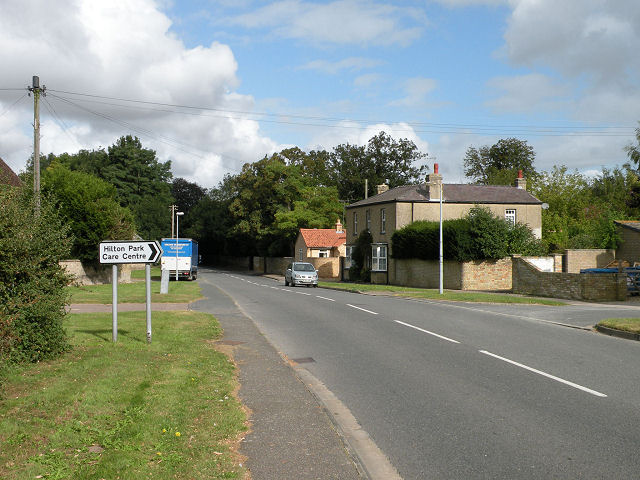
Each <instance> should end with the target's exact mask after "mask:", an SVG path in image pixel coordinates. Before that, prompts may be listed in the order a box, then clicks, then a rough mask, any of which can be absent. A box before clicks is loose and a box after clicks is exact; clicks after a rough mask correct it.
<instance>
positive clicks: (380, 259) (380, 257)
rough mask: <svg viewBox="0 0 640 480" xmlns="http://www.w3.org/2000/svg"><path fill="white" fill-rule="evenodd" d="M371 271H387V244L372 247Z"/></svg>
mask: <svg viewBox="0 0 640 480" xmlns="http://www.w3.org/2000/svg"><path fill="white" fill-rule="evenodd" d="M371 271H372V272H386V271H387V244H386V243H384V244H374V245H371Z"/></svg>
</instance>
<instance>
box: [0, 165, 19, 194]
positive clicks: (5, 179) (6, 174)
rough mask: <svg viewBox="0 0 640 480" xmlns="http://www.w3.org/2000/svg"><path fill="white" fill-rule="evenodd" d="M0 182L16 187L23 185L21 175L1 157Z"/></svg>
mask: <svg viewBox="0 0 640 480" xmlns="http://www.w3.org/2000/svg"><path fill="white" fill-rule="evenodd" d="M0 183H3V184H5V185H12V186H14V187H19V186H20V185H22V180H20V177H18V175H16V173H15V172H14V171H13V170H11V167H9V165H7V164H6V163H4V160H2V158H0Z"/></svg>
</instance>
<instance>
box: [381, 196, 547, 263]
mask: <svg viewBox="0 0 640 480" xmlns="http://www.w3.org/2000/svg"><path fill="white" fill-rule="evenodd" d="M442 238H443V250H444V251H443V257H444V259H445V260H455V261H459V262H466V261H471V260H488V259H499V258H504V257H507V256H509V255H512V254H520V255H542V254H544V248H543V246H542V243H541V242H540V241H539V240H537V239H536V238H535V237H534V236H533V233H532V232H531V230H530V229H529V227H528V226H527V225H524V224H516V225H515V226H512V225H511V224H510V223H508V222H506V221H505V220H503V219H500V218H497V217H494V216H492V215H491V213H490V212H489V211H488V210H487V209H484V208H480V207H474V208H472V209H471V211H470V212H469V214H468V215H467V216H466V217H465V218H460V219H456V220H445V221H444V222H442ZM391 243H392V245H393V249H392V256H393V258H398V259H401V258H405V259H409V258H417V259H421V260H438V259H439V257H440V245H439V244H440V224H439V222H427V221H419V222H414V223H412V224H410V225H407V226H406V227H404V228H402V229H400V230H397V231H396V232H394V234H393V236H392V237H391Z"/></svg>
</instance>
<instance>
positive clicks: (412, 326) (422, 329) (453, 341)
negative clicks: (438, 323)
mask: <svg viewBox="0 0 640 480" xmlns="http://www.w3.org/2000/svg"><path fill="white" fill-rule="evenodd" d="M394 322H396V323H399V324H400V325H404V326H405V327H409V328H413V329H414V330H418V331H420V332H423V333H428V334H429V335H433V336H434V337H438V338H441V339H442V340H446V341H447V342H451V343H460V342H459V341H457V340H454V339H452V338H449V337H445V336H443V335H438V334H437V333H433V332H430V331H429V330H425V329H424V328H420V327H416V326H415V325H411V324H410V323H404V322H401V321H400V320H394Z"/></svg>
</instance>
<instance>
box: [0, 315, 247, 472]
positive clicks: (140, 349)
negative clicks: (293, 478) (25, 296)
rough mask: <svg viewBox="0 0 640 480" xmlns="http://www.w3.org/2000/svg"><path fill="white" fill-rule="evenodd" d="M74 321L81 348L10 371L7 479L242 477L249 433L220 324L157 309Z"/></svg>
mask: <svg viewBox="0 0 640 480" xmlns="http://www.w3.org/2000/svg"><path fill="white" fill-rule="evenodd" d="M110 324H111V317H110V315H109V314H73V315H68V317H67V320H66V325H65V326H66V328H67V330H68V332H69V336H70V340H71V342H72V344H73V346H74V348H73V350H72V351H71V352H70V353H68V354H66V355H64V356H62V357H61V358H59V359H57V360H55V361H51V362H46V363H45V362H43V363H39V364H35V365H32V364H30V365H19V366H13V367H12V368H11V369H7V368H5V369H4V370H3V372H0V375H1V376H0V384H2V389H1V390H0V478H2V479H7V480H14V479H25V478H46V479H63V478H64V479H67V478H74V479H80V480H82V479H102V478H104V479H131V480H138V479H143V478H145V479H148V478H194V479H200V478H202V479H204V478H207V479H209V478H243V476H244V475H245V473H244V472H245V471H244V469H243V467H242V466H241V465H240V463H241V461H242V460H241V459H240V458H239V457H238V456H237V454H236V453H234V445H235V444H236V443H237V442H238V437H239V435H240V434H241V433H242V432H243V431H244V430H245V429H246V427H245V420H246V417H245V414H244V412H243V410H242V408H241V405H240V404H239V403H238V401H237V400H236V398H235V396H234V391H235V388H236V379H235V367H234V365H233V363H232V362H231V361H230V360H229V359H228V358H227V357H226V356H225V355H223V354H222V353H220V352H218V351H216V350H215V349H214V346H213V342H214V341H215V339H216V338H218V337H219V336H220V335H221V329H220V327H219V325H218V323H217V321H216V320H215V319H214V318H213V317H212V316H211V315H208V314H204V313H200V312H158V313H154V318H153V328H154V331H153V343H152V344H151V345H148V344H146V339H145V313H144V312H125V313H121V314H120V315H119V336H118V343H116V344H113V343H112V342H111V341H110V339H111V329H110Z"/></svg>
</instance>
